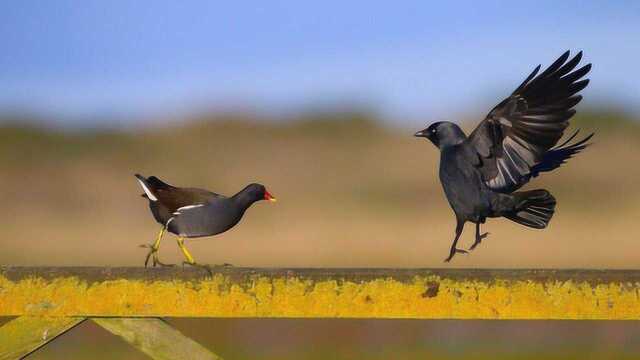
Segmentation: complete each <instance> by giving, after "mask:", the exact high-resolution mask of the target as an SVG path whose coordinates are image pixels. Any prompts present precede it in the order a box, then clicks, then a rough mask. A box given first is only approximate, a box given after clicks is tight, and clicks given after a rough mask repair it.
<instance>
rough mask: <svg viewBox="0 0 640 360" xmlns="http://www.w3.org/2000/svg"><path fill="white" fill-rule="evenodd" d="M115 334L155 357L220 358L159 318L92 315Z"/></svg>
mask: <svg viewBox="0 0 640 360" xmlns="http://www.w3.org/2000/svg"><path fill="white" fill-rule="evenodd" d="M91 320H93V321H94V322H95V323H96V324H98V325H100V326H102V327H103V328H105V329H106V330H107V331H109V332H111V333H112V334H114V335H118V336H120V337H121V338H122V339H124V340H125V341H126V342H128V343H129V344H131V345H132V346H134V347H136V348H137V349H138V350H140V351H142V352H143V353H145V354H147V355H149V356H150V357H151V358H152V359H156V360H183V359H192V360H222V358H220V357H218V356H217V355H215V354H214V353H212V352H211V351H209V350H207V349H206V348H205V347H203V346H202V345H200V344H198V343H197V342H195V341H193V340H191V339H189V338H188V337H186V336H184V335H183V334H182V333H181V332H179V331H178V330H176V329H174V328H172V327H171V326H170V325H168V324H167V323H166V322H164V321H163V320H161V319H155V318H144V319H143V318H92V319H91Z"/></svg>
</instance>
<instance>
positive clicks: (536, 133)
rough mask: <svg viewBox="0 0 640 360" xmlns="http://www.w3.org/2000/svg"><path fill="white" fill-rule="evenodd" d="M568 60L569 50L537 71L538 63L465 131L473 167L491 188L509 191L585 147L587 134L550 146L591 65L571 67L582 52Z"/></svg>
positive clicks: (557, 137) (578, 97) (571, 112)
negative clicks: (475, 160) (474, 159)
mask: <svg viewBox="0 0 640 360" xmlns="http://www.w3.org/2000/svg"><path fill="white" fill-rule="evenodd" d="M568 59H569V51H567V52H565V53H564V54H562V56H560V57H559V58H558V59H557V60H556V61H555V62H554V63H553V64H551V65H550V66H549V67H548V68H547V69H546V70H544V71H543V72H542V73H540V74H538V71H539V70H540V65H538V66H537V67H536V68H535V69H534V70H533V72H532V73H531V74H530V75H529V76H528V77H527V78H526V79H525V80H524V81H523V82H522V84H520V86H518V88H517V89H516V90H515V91H514V92H513V93H512V94H511V95H510V96H509V97H508V98H506V99H504V100H503V101H502V102H501V103H500V104H498V105H497V106H496V107H494V108H493V109H492V110H491V111H490V112H489V114H488V115H487V117H486V118H485V119H484V120H483V121H482V122H481V123H480V125H478V127H477V128H476V129H475V130H474V131H473V132H472V133H471V135H469V138H468V141H469V143H470V144H471V145H472V146H473V148H474V149H475V150H476V152H477V153H478V158H479V161H478V168H479V169H480V172H481V173H482V177H483V180H484V181H485V183H486V184H487V186H489V187H490V188H491V189H493V190H495V191H499V192H511V191H514V190H516V189H518V188H519V187H521V186H522V185H524V184H526V183H527V182H528V181H529V179H530V178H531V177H533V176H537V175H538V174H539V173H540V172H544V171H550V170H553V169H555V168H557V167H559V166H560V165H561V164H562V163H564V162H565V161H566V160H567V159H568V158H570V157H571V156H572V155H574V154H576V153H578V152H579V151H581V150H582V149H584V148H585V147H586V146H587V144H586V142H587V141H588V140H589V139H590V138H591V136H592V135H593V134H592V135H590V136H588V137H587V138H585V139H583V140H581V141H578V142H576V143H573V144H570V145H567V144H568V141H566V142H564V143H563V144H562V145H560V146H556V147H555V148H554V146H555V145H556V144H557V143H558V141H559V140H560V138H562V135H563V133H564V130H565V129H566V128H567V126H569V119H570V118H571V117H572V116H573V115H574V114H575V110H574V109H573V107H574V106H575V105H576V104H578V103H579V102H580V100H582V96H581V95H576V94H577V93H578V92H579V91H581V90H582V89H584V88H585V87H586V86H587V84H588V83H589V80H588V79H582V77H584V76H585V75H586V74H587V73H588V72H589V70H591V64H587V65H585V66H583V67H581V68H579V69H577V70H574V69H575V68H576V66H577V65H578V63H579V62H580V60H581V59H582V52H579V53H578V54H577V55H576V56H575V57H573V58H572V59H571V60H568ZM567 60H568V61H567ZM536 75H537V76H536ZM574 136H575V134H574ZM571 139H573V136H572V137H571ZM571 139H569V141H570V140H571Z"/></svg>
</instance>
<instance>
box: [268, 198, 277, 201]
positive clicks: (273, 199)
mask: <svg viewBox="0 0 640 360" xmlns="http://www.w3.org/2000/svg"><path fill="white" fill-rule="evenodd" d="M269 201H271V202H278V200H277V199H276V198H271V199H269Z"/></svg>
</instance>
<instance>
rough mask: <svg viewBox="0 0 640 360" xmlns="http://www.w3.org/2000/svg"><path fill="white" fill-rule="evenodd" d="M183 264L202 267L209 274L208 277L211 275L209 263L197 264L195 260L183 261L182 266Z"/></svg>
mask: <svg viewBox="0 0 640 360" xmlns="http://www.w3.org/2000/svg"><path fill="white" fill-rule="evenodd" d="M185 265H189V266H193V267H197V268H200V269H203V270H205V271H206V272H207V274H209V276H210V277H213V271H211V267H210V266H209V265H206V264H198V263H197V262H188V261H183V262H182V266H183V267H184V266H185Z"/></svg>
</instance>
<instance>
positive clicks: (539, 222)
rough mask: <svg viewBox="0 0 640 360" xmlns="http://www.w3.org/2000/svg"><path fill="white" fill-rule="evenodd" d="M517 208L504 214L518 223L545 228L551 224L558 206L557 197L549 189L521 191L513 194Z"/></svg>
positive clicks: (535, 227)
mask: <svg viewBox="0 0 640 360" xmlns="http://www.w3.org/2000/svg"><path fill="white" fill-rule="evenodd" d="M511 195H512V196H513V197H514V200H515V207H514V208H515V210H514V211H510V212H507V213H506V214H504V215H503V216H504V217H506V218H507V219H509V220H511V221H515V222H517V223H518V224H522V225H524V226H528V227H532V228H534V229H544V228H546V227H547V225H548V224H549V221H550V220H551V217H552V216H553V212H554V211H555V207H556V199H555V198H554V197H553V195H551V194H550V193H549V192H548V191H547V190H542V189H539V190H530V191H519V192H515V193H513V194H511Z"/></svg>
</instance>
